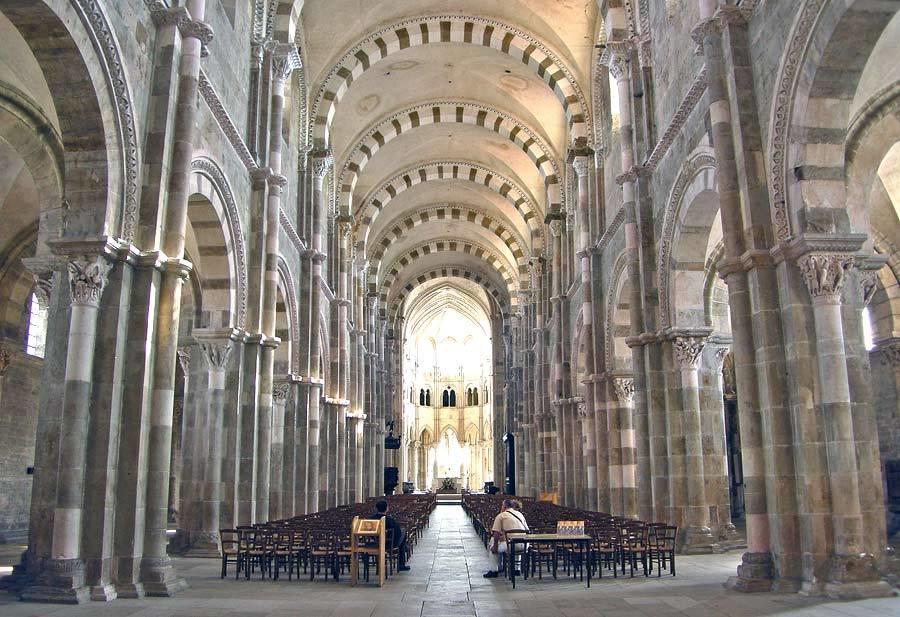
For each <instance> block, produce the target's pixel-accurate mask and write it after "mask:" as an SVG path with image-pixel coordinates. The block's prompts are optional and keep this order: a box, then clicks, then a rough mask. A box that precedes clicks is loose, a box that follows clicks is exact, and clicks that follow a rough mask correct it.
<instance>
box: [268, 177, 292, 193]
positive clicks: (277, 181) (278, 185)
mask: <svg viewBox="0 0 900 617" xmlns="http://www.w3.org/2000/svg"><path fill="white" fill-rule="evenodd" d="M266 181H267V182H268V183H269V188H271V189H277V190H278V191H279V192H280V191H281V190H282V189H284V187H286V186H287V184H288V179H287V177H286V176H282V175H281V174H276V173H270V174H269V175H268V176H267V177H266Z"/></svg>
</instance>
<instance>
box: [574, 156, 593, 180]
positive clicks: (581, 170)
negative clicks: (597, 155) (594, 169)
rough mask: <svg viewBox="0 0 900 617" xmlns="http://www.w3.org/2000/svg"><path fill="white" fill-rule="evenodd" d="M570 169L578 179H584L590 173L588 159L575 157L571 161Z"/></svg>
mask: <svg viewBox="0 0 900 617" xmlns="http://www.w3.org/2000/svg"><path fill="white" fill-rule="evenodd" d="M572 168H573V169H574V170H575V173H576V174H577V175H578V177H579V178H586V177H587V174H588V173H589V172H590V159H589V158H588V157H586V156H576V157H575V159H574V160H573V161H572Z"/></svg>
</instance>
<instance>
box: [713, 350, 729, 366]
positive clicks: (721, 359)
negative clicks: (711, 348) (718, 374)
mask: <svg viewBox="0 0 900 617" xmlns="http://www.w3.org/2000/svg"><path fill="white" fill-rule="evenodd" d="M728 352H729V349H728V347H718V348H716V369H717V370H719V371H721V370H722V365H723V364H725V357H726V356H727V355H728Z"/></svg>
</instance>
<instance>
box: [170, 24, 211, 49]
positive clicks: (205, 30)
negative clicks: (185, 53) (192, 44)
mask: <svg viewBox="0 0 900 617" xmlns="http://www.w3.org/2000/svg"><path fill="white" fill-rule="evenodd" d="M178 30H180V31H181V36H183V37H184V38H186V39H187V38H194V39H198V40H199V41H200V44H201V45H203V46H206V45H209V43H210V42H211V41H212V40H213V29H212V26H210V25H209V24H208V23H206V22H203V21H197V20H196V19H189V20H185V21H181V22H179V23H178Z"/></svg>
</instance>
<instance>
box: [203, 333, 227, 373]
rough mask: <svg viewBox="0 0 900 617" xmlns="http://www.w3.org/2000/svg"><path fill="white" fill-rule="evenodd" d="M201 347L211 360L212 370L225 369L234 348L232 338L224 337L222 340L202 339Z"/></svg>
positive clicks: (209, 360)
mask: <svg viewBox="0 0 900 617" xmlns="http://www.w3.org/2000/svg"><path fill="white" fill-rule="evenodd" d="M200 349H202V350H203V355H204V357H205V358H206V361H207V362H209V369H210V370H212V371H224V370H225V367H226V366H228V358H229V356H231V350H232V349H233V346H232V343H231V339H223V340H220V341H212V340H202V341H200Z"/></svg>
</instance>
